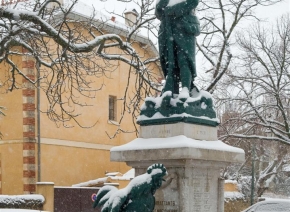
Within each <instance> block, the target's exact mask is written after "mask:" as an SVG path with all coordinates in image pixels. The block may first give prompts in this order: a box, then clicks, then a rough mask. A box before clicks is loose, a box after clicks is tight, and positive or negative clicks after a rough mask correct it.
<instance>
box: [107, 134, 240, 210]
mask: <svg viewBox="0 0 290 212" xmlns="http://www.w3.org/2000/svg"><path fill="white" fill-rule="evenodd" d="M111 161H122V162H126V163H127V165H129V166H131V167H133V168H135V173H136V176H137V175H140V174H143V173H144V172H146V168H147V167H148V166H149V165H152V164H154V163H162V164H164V165H165V167H166V169H167V172H168V173H169V175H168V176H167V178H166V181H165V182H164V183H163V185H162V187H161V189H159V190H157V192H156V194H155V197H156V204H155V209H154V211H155V212H222V211H223V207H224V206H223V202H224V198H223V193H224V191H223V180H220V178H219V176H220V169H221V168H224V167H225V166H227V165H228V164H229V163H231V162H238V163H240V162H243V161H244V151H243V150H241V149H239V148H235V147H231V146H229V145H226V144H224V143H223V142H221V141H217V140H215V141H202V140H195V139H192V138H188V137H186V136H184V135H178V136H173V137H166V138H137V139H135V140H133V141H132V142H130V143H128V144H125V145H122V146H118V147H114V148H112V149H111Z"/></svg>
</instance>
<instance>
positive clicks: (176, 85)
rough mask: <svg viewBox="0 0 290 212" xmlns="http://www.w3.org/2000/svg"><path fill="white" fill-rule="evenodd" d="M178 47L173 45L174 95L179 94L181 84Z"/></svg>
mask: <svg viewBox="0 0 290 212" xmlns="http://www.w3.org/2000/svg"><path fill="white" fill-rule="evenodd" d="M177 50H178V49H177V45H176V43H175V42H174V43H173V52H174V66H173V67H174V68H173V72H172V73H173V83H174V84H173V93H174V94H179V82H180V69H179V67H178V56H177V53H178V51H177Z"/></svg>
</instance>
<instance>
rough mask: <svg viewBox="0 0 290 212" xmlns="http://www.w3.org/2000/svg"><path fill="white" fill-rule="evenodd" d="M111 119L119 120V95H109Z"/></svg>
mask: <svg viewBox="0 0 290 212" xmlns="http://www.w3.org/2000/svg"><path fill="white" fill-rule="evenodd" d="M109 120H112V121H117V97H115V96H109Z"/></svg>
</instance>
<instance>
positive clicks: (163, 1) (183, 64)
mask: <svg viewBox="0 0 290 212" xmlns="http://www.w3.org/2000/svg"><path fill="white" fill-rule="evenodd" d="M198 2H199V0H157V4H156V10H155V14H156V17H157V18H158V19H159V20H160V21H161V24H160V29H159V33H158V42H159V53H160V63H161V67H162V71H163V73H164V76H165V77H166V82H165V86H164V88H163V92H162V93H164V92H166V91H171V92H172V94H179V82H181V86H182V90H181V93H183V95H184V96H185V97H189V95H190V91H191V90H192V89H193V88H194V87H195V86H194V84H193V81H194V78H195V77H196V64H195V37H196V36H198V35H199V34H200V24H199V21H198V19H197V17H196V16H195V14H194V10H195V8H196V6H197V5H198Z"/></svg>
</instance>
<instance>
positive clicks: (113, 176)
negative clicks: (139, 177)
mask: <svg viewBox="0 0 290 212" xmlns="http://www.w3.org/2000/svg"><path fill="white" fill-rule="evenodd" d="M117 175H120V176H117ZM134 177H135V169H130V170H129V171H127V172H126V173H125V174H123V175H122V174H121V173H120V172H109V173H107V174H106V177H102V178H98V179H95V180H89V181H87V182H82V183H78V184H74V185H72V187H92V186H102V185H108V184H110V185H112V183H113V184H114V185H118V183H117V182H111V180H128V181H130V180H132V179H133V178H134Z"/></svg>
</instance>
